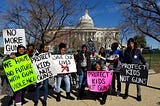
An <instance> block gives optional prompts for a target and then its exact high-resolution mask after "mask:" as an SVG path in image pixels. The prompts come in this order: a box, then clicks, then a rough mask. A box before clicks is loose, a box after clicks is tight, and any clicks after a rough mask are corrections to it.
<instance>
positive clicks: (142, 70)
mask: <svg viewBox="0 0 160 106" xmlns="http://www.w3.org/2000/svg"><path fill="white" fill-rule="evenodd" d="M147 80H148V69H147V67H146V65H139V64H122V65H121V70H120V81H121V82H129V83H133V84H139V85H147Z"/></svg>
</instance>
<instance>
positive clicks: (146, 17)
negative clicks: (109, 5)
mask: <svg viewBox="0 0 160 106" xmlns="http://www.w3.org/2000/svg"><path fill="white" fill-rule="evenodd" d="M118 3H119V4H120V5H121V6H122V11H123V12H122V14H123V16H124V21H123V27H125V29H129V30H130V31H131V30H132V31H135V32H136V33H137V34H140V35H141V34H144V35H148V36H149V37H151V38H153V39H155V40H157V41H158V42H160V1H159V0H125V1H124V0H121V1H119V2H118Z"/></svg>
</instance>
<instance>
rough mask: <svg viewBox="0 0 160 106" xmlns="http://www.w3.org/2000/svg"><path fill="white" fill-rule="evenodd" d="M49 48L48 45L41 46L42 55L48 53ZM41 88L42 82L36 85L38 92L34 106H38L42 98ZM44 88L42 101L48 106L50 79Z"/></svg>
mask: <svg viewBox="0 0 160 106" xmlns="http://www.w3.org/2000/svg"><path fill="white" fill-rule="evenodd" d="M48 50H49V47H48V45H47V44H41V45H40V53H45V52H48ZM40 87H41V82H40V83H37V84H36V91H35V100H34V106H38V100H39V96H40V94H39V93H40ZM43 87H44V98H43V101H42V104H43V106H47V96H48V79H46V80H44V81H43Z"/></svg>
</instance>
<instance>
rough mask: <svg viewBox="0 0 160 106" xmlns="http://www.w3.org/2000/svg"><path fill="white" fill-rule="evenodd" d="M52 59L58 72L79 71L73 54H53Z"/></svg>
mask: <svg viewBox="0 0 160 106" xmlns="http://www.w3.org/2000/svg"><path fill="white" fill-rule="evenodd" d="M52 60H53V65H54V67H55V68H56V70H57V74H63V73H73V72H77V69H76V63H75V60H74V56H73V55H67V54H66V55H52Z"/></svg>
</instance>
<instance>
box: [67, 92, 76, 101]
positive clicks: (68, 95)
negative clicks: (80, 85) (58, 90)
mask: <svg viewBox="0 0 160 106" xmlns="http://www.w3.org/2000/svg"><path fill="white" fill-rule="evenodd" d="M66 96H67V97H66V98H67V99H70V100H75V98H74V97H72V96H71V95H70V92H66Z"/></svg>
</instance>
